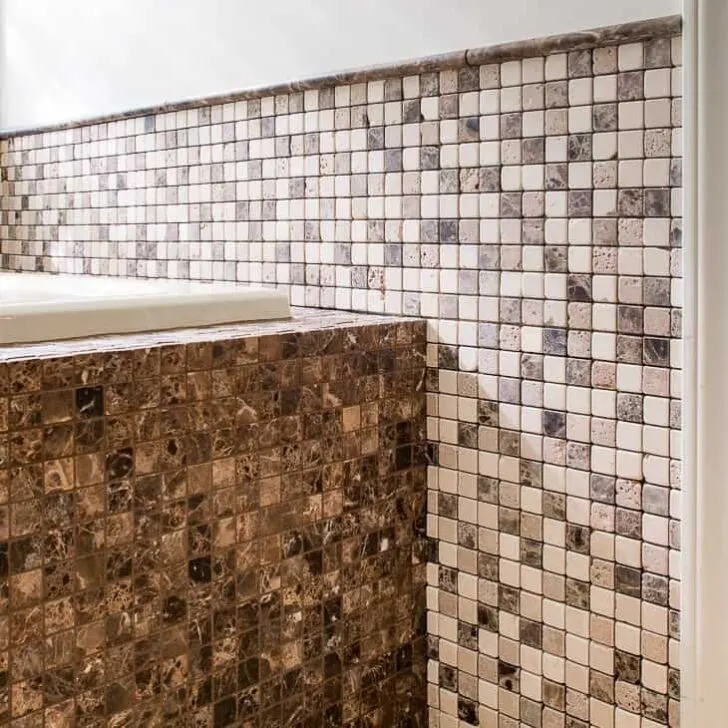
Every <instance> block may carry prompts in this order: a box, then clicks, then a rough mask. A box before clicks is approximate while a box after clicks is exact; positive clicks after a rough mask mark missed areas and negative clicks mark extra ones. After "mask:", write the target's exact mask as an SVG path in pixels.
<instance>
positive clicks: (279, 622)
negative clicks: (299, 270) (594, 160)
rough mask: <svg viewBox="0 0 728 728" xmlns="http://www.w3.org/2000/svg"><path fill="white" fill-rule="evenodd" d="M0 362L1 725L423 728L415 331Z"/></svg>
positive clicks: (420, 405)
mask: <svg viewBox="0 0 728 728" xmlns="http://www.w3.org/2000/svg"><path fill="white" fill-rule="evenodd" d="M334 323H336V326H334ZM339 324H341V325H340V326H339ZM163 341H164V343H163ZM73 346H76V347H77V348H76V349H75V350H74V349H73V348H72V347H73ZM19 357H20V358H19ZM23 357H26V358H23ZM0 358H3V359H5V360H6V361H5V362H4V363H0V570H2V574H1V576H2V584H3V588H2V593H0V635H1V637H0V664H1V665H2V676H3V682H4V685H6V686H7V687H3V689H2V691H0V695H2V700H0V724H1V725H12V726H21V725H22V726H31V725H32V726H45V727H46V728H63V727H65V726H68V728H70V727H71V726H109V727H110V726H121V725H125V726H127V725H128V726H131V725H153V726H162V725H164V726H190V725H195V726H200V727H202V726H206V727H209V728H213V727H215V728H217V727H219V726H233V725H234V726H241V727H242V726H263V725H265V726H270V727H273V726H283V725H285V726H298V727H300V728H304V726H314V725H315V726H324V725H327V726H354V725H361V724H362V723H365V724H366V725H370V726H381V727H382V728H388V727H389V726H395V725H408V726H424V725H425V700H424V696H425V690H424V685H425V657H426V648H425V559H426V554H425V540H424V531H425V496H426V469H425V465H426V459H425V458H426V448H425V442H424V435H425V392H424V379H425V362H424V359H425V329H424V323H423V322H418V321H413V320H406V321H401V320H400V321H398V320H392V319H386V320H383V319H382V318H378V319H377V318H375V317H367V316H361V317H360V316H357V315H352V314H349V315H348V316H347V317H345V318H344V317H341V320H339V321H335V317H328V319H327V320H326V321H325V322H322V321H321V319H320V318H317V319H316V320H314V319H312V317H310V316H308V317H306V316H305V315H304V316H300V317H298V318H297V319H295V322H294V323H293V324H291V323H289V324H287V325H286V326H281V325H280V324H267V325H258V326H256V327H254V328H250V327H249V328H246V327H241V328H239V329H238V330H235V329H232V328H226V329H220V330H219V332H213V331H211V330H206V331H205V332H204V335H203V333H202V332H200V331H197V332H196V333H195V334H194V335H193V336H191V337H190V338H189V339H187V337H186V334H183V333H180V332H176V333H175V336H174V337H173V338H169V337H168V338H160V340H155V339H154V338H153V337H150V338H147V339H144V340H142V339H138V340H135V339H134V338H133V337H107V338H104V339H100V340H99V339H97V340H94V341H93V342H89V343H86V344H84V343H83V342H73V343H72V342H67V343H65V344H61V345H59V349H58V350H57V351H56V352H55V353H54V352H53V350H52V349H51V348H50V347H49V348H47V349H46V350H42V348H41V347H37V346H36V347H29V348H27V349H26V350H25V351H23V349H22V348H20V347H12V348H1V349H0Z"/></svg>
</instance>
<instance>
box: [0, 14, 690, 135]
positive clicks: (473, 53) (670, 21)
mask: <svg viewBox="0 0 728 728" xmlns="http://www.w3.org/2000/svg"><path fill="white" fill-rule="evenodd" d="M681 29H682V17H681V16H680V15H669V16H665V17H662V18H654V19H650V20H642V21H636V22H632V23H623V24H621V25H610V26H606V27H603V28H596V29H593V30H584V31H579V32H575V33H565V34H561V35H552V36H546V37H544V38H535V39H529V40H523V41H514V42H511V43H501V44H498V45H493V46H487V47H484V48H470V49H468V50H464V51H454V52H452V53H445V54H442V55H435V56H427V57H425V58H418V59H414V60H409V61H402V62H400V63H392V64H387V65H381V66H370V67H367V68H361V69H356V70H349V71H341V72H339V73H333V74H328V75H325V76H317V77H315V78H310V79H304V80H301V81H292V82H290V83H282V84H278V85H275V86H263V87H258V88H252V89H247V90H244V91H236V92H234V93H229V94H218V95H215V96H207V97H204V98H198V99H189V100H186V101H180V102H175V103H169V104H160V105H159V106H151V107H147V108H142V109H133V110H130V111H124V112H120V113H116V114H109V115H107V116H99V117H91V118H87V119H79V120H76V121H70V122H65V123H62V124H55V125H50V126H44V127H37V128H30V129H15V130H8V131H6V132H0V139H8V138H11V137H16V136H25V135H28V134H37V133H40V132H46V131H60V130H63V129H73V128H76V127H81V126H86V125H88V124H100V123H105V122H111V121H120V120H122V119H130V118H135V117H139V116H146V115H148V114H163V113H170V112H176V111H184V110H186V109H195V108H200V107H204V106H211V105H213V104H227V103H232V102H235V101H242V100H245V99H257V98H263V97H265V96H276V95H278V94H288V93H291V92H295V91H308V90H311V89H318V88H325V87H329V86H334V85H337V84H352V83H365V82H368V81H374V80H380V79H385V78H393V77H398V76H409V75H418V74H421V73H428V72H432V71H444V70H446V69H453V68H462V67H464V66H478V65H482V64H486V63H503V62H505V61H510V60H515V59H520V58H529V57H532V56H541V55H546V54H549V53H566V52H568V51H576V50H585V49H588V48H595V47H597V46H603V45H611V44H617V43H631V42H637V41H641V40H646V39H648V38H653V37H655V36H667V35H677V34H679V33H680V31H681Z"/></svg>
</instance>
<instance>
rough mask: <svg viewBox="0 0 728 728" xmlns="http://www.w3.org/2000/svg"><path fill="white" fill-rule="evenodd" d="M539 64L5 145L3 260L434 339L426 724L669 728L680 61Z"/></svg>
mask: <svg viewBox="0 0 728 728" xmlns="http://www.w3.org/2000/svg"><path fill="white" fill-rule="evenodd" d="M656 32H658V31H656ZM530 55H531V57H527V58H526V57H524V58H523V59H521V60H507V61H505V62H502V63H488V64H485V65H479V66H478V65H474V66H470V65H465V66H463V67H461V68H459V69H449V70H444V71H442V72H440V73H437V72H426V73H421V74H419V75H409V76H406V77H399V78H388V79H386V80H379V81H376V80H375V81H369V82H366V83H352V84H343V85H338V86H335V87H330V88H320V89H315V90H310V91H306V92H291V93H288V94H281V95H277V96H270V97H264V98H260V99H247V100H242V101H237V102H230V103H225V104H219V105H213V106H208V107H202V108H194V109H189V110H180V111H176V112H171V113H159V114H156V115H149V116H147V117H145V118H136V119H126V120H120V121H114V122H108V123H100V124H89V125H86V126H81V127H78V128H72V129H67V130H60V131H51V132H45V133H38V134H28V135H25V136H20V137H15V138H12V139H7V140H4V141H2V142H1V147H0V150H1V154H2V157H1V158H2V167H3V180H4V181H3V187H2V202H1V203H0V204H1V205H2V226H1V228H0V232H1V236H2V242H1V245H2V248H1V250H2V264H3V266H4V267H5V268H10V269H25V270H34V269H42V270H52V271H69V272H85V273H96V274H112V275H137V276H152V277H154V276H171V277H182V278H187V277H190V278H204V279H230V280H234V279H237V280H242V281H254V282H263V283H266V284H271V285H279V286H288V287H289V288H290V291H291V296H292V300H293V302H294V303H296V304H305V305H310V306H318V307H338V308H342V309H354V310H368V311H378V312H389V313H404V314H408V315H421V316H423V317H424V318H427V319H428V320H429V321H430V326H429V344H428V366H429V368H430V369H429V377H428V383H429V392H428V434H429V438H430V439H431V440H432V441H433V442H434V443H436V445H437V451H438V462H437V464H436V465H434V466H432V467H431V468H430V469H429V475H428V482H429V511H428V512H429V515H428V533H429V535H430V536H431V538H432V553H431V556H432V559H431V563H430V564H429V567H428V569H429V571H428V580H429V581H428V583H429V587H428V609H429V651H430V662H429V673H428V678H429V692H428V702H429V706H430V717H431V724H432V725H435V726H437V725H439V726H441V727H442V728H446V727H448V728H449V727H450V726H457V725H463V724H465V725H481V726H496V725H497V726H499V728H517V727H518V726H534V728H557V727H558V728H563V727H567V728H587V727H589V726H598V727H600V728H602V727H604V728H607V727H611V726H618V727H619V728H632V727H633V726H634V727H635V728H637V727H638V726H639V727H640V728H652V727H653V726H661V725H671V726H677V722H678V699H679V666H678V656H677V651H678V640H679V578H680V577H679V558H678V552H679V513H680V505H679V496H680V492H679V491H680V477H679V461H678V458H679V428H680V330H681V313H680V303H681V284H680V275H681V219H680V216H681V191H680V186H681V159H680V155H681V129H680V127H681V106H680V104H681V99H680V96H681V40H680V38H679V37H667V36H660V35H659V33H658V35H656V36H655V37H653V38H651V39H648V40H640V41H639V42H629V43H622V44H619V45H618V44H612V45H605V46H601V47H599V46H597V47H595V48H593V49H586V50H585V49H580V50H573V51H569V52H563V53H562V52H554V53H549V54H547V55H543V56H541V55H536V56H533V53H532V52H531V54H530Z"/></svg>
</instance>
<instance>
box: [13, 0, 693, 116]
mask: <svg viewBox="0 0 728 728" xmlns="http://www.w3.org/2000/svg"><path fill="white" fill-rule="evenodd" d="M680 8H681V0H267V1H264V0H263V1H256V2H253V1H252V0H62V1H60V0H0V23H1V24H2V26H1V27H0V30H1V32H2V37H1V38H0V41H1V45H0V53H1V57H0V129H5V130H8V129H14V128H27V127H32V126H39V125H47V124H53V123H56V122H62V121H69V120H76V119H81V118H87V117H93V116H98V115H100V114H107V113H111V112H116V111H124V110H129V109H134V108H138V107H143V106H150V105H154V104H159V103H161V102H164V101H179V100H182V99H187V98H194V97H199V96H207V95H210V94H216V93H224V92H228V91H234V90H239V89H244V88H249V87H253V86H260V85H268V84H273V83H279V82H283V81H289V80H294V79H301V78H307V77H310V76H314V75H320V74H323V73H328V72H331V71H336V70H343V69H348V68H356V67H361V66H366V65H372V64H380V63H387V62H391V61H396V60H404V59H407V58H413V57H418V56H423V55H430V54H434V53H443V52H447V51H454V50H462V49H464V48H470V47H475V46H486V45H491V44H493V43H500V42H503V41H509V40H519V39H523V38H533V37H539V36H543V35H550V34H554V33H563V32H568V31H572V30H582V29H586V28H594V27H598V26H603V25H611V24H614V23H621V22H625V21H629V20H636V19H643V18H650V17H658V16H662V15H671V14H673V13H678V12H680Z"/></svg>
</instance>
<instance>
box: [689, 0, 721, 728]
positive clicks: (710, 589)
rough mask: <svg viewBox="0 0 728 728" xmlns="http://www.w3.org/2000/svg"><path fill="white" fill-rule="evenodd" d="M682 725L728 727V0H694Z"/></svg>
mask: <svg viewBox="0 0 728 728" xmlns="http://www.w3.org/2000/svg"><path fill="white" fill-rule="evenodd" d="M684 17H685V27H684V52H685V58H684V70H685V76H684V101H685V106H684V124H685V126H684V151H683V160H684V173H685V174H684V180H683V183H684V218H685V219H684V222H685V227H684V250H683V253H684V257H683V263H684V270H683V275H684V294H685V295H684V324H685V326H684V330H683V336H684V338H683V347H682V349H683V367H684V379H683V479H682V497H683V514H682V550H683V552H682V589H681V593H682V599H681V601H682V611H683V615H682V652H681V683H682V715H681V728H712V726H716V728H717V726H728V139H727V138H726V137H728V45H727V44H726V42H725V39H726V36H727V35H728V0H685V8H684Z"/></svg>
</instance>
